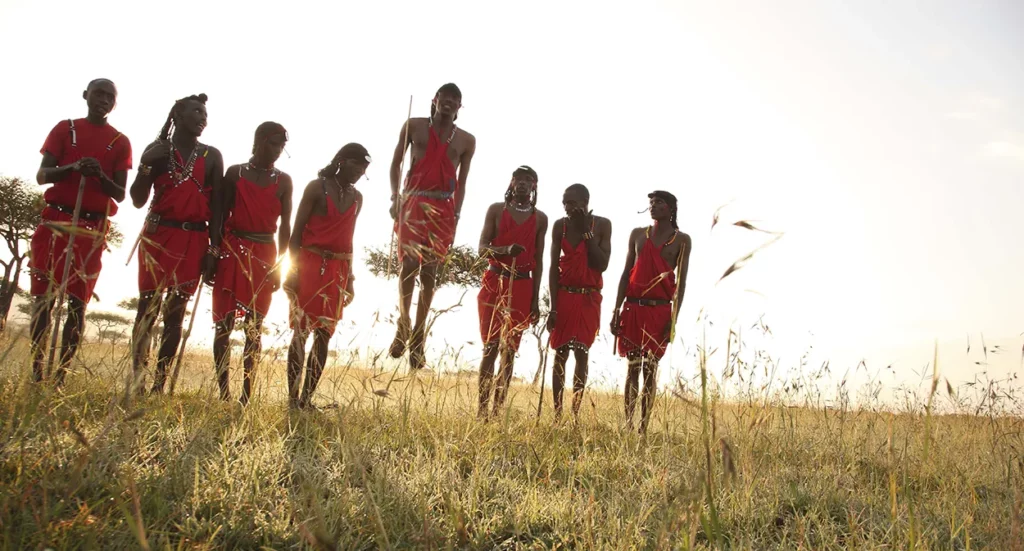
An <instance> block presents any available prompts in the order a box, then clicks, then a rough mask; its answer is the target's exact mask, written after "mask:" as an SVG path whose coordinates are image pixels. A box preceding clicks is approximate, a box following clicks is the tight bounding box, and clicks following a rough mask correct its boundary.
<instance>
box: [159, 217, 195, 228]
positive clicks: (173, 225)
mask: <svg viewBox="0 0 1024 551" xmlns="http://www.w3.org/2000/svg"><path fill="white" fill-rule="evenodd" d="M157 224H159V225H161V226H167V227H169V228H178V229H179V230H185V231H206V228H207V224H206V222H179V221H178V220H168V219H166V218H161V219H160V220H159V221H158V222H157Z"/></svg>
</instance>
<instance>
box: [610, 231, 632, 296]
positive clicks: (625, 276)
mask: <svg viewBox="0 0 1024 551" xmlns="http://www.w3.org/2000/svg"><path fill="white" fill-rule="evenodd" d="M637 234H638V233H637V230H633V231H632V232H630V234H629V251H628V252H627V253H626V265H625V266H623V268H622V275H621V276H620V277H619V290H618V292H617V293H616V294H615V307H614V308H612V312H616V313H618V311H619V309H620V308H622V301H624V300H626V287H627V286H629V272H631V271H632V270H633V264H635V263H636V241H637Z"/></svg>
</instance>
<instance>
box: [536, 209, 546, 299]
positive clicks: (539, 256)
mask: <svg viewBox="0 0 1024 551" xmlns="http://www.w3.org/2000/svg"><path fill="white" fill-rule="evenodd" d="M547 231H548V217H547V216H546V215H545V214H544V213H543V212H540V211H537V240H536V242H535V243H534V247H535V248H536V250H535V252H534V253H533V305H532V306H537V305H538V304H539V303H540V280H541V279H542V278H541V276H542V275H543V274H544V238H545V237H547V235H546V234H547ZM533 310H535V311H536V310H537V308H533Z"/></svg>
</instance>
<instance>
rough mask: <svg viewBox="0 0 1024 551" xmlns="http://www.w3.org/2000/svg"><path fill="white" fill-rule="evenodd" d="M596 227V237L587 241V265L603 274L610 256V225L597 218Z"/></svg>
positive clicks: (603, 219) (604, 219) (609, 222)
mask: <svg viewBox="0 0 1024 551" xmlns="http://www.w3.org/2000/svg"><path fill="white" fill-rule="evenodd" d="M596 226H597V227H596V228H595V233H597V235H595V236H594V237H592V238H590V239H588V240H587V265H588V266H590V269H591V270H596V271H598V272H601V273H604V271H605V270H607V269H608V259H609V258H611V255H612V223H611V221H610V220H608V219H607V218H598V219H597V225H596Z"/></svg>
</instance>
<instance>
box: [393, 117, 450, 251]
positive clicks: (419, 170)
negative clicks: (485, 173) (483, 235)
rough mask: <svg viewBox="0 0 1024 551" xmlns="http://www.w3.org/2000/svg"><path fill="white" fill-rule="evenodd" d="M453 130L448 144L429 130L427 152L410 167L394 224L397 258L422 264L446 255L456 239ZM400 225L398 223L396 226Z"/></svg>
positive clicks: (432, 128)
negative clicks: (450, 154)
mask: <svg viewBox="0 0 1024 551" xmlns="http://www.w3.org/2000/svg"><path fill="white" fill-rule="evenodd" d="M455 131H456V128H455V127H454V126H453V127H452V134H451V136H449V137H448V141H446V142H443V143H442V142H441V138H440V137H439V136H438V135H437V132H435V131H434V127H433V125H431V127H430V138H429V140H428V141H427V152H426V153H425V154H424V155H423V158H422V159H420V160H419V162H417V163H416V166H414V167H413V168H412V171H411V172H410V174H409V177H408V178H407V179H406V182H405V189H404V190H403V193H404V194H406V197H405V198H404V199H403V201H402V208H401V211H400V214H399V216H400V218H399V220H396V221H395V231H397V232H398V259H399V261H401V260H402V259H403V258H405V255H407V254H412V255H414V256H416V257H418V258H419V259H420V260H421V261H422V260H424V259H425V257H426V259H427V260H440V259H442V258H444V257H445V255H447V254H448V248H449V247H451V245H452V242H453V241H454V240H455V189H456V187H457V185H458V184H457V183H456V179H455V165H454V164H452V161H451V159H449V158H448V146H449V145H450V144H451V142H452V139H453V138H454V137H455ZM422 192H430V193H431V194H438V193H441V194H444V197H443V198H433V197H425V196H423V195H420V193H422ZM399 222H401V223H399Z"/></svg>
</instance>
